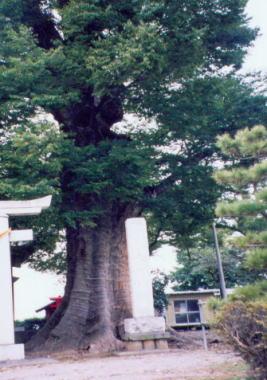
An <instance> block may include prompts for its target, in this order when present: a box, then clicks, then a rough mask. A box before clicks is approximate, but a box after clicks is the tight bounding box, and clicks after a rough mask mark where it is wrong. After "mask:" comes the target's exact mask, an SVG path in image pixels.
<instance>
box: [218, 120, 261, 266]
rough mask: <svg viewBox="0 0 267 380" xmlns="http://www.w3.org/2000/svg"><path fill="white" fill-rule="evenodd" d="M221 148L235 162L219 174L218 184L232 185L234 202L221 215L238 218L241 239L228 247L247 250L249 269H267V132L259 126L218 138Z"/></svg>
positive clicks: (221, 206)
mask: <svg viewBox="0 0 267 380" xmlns="http://www.w3.org/2000/svg"><path fill="white" fill-rule="evenodd" d="M218 146H219V147H220V148H221V149H222V151H223V153H224V154H225V155H228V157H229V159H230V160H233V161H231V163H230V164H229V166H228V168H227V169H225V170H222V171H218V172H217V173H216V175H215V177H216V179H217V181H218V182H220V183H222V184H226V185H229V188H228V191H229V192H230V194H231V195H230V196H229V197H230V199H231V200H230V201H228V202H222V203H219V205H218V207H217V210H216V211H217V214H218V216H221V217H228V218H229V217H232V218H236V221H237V230H239V231H241V233H242V234H241V235H240V236H234V237H233V236H232V237H231V238H230V239H228V244H230V245H232V246H236V247H240V248H243V249H246V251H247V253H248V258H247V266H248V267H250V268H262V269H264V270H266V268H267V250H266V248H267V222H266V209H267V202H266V199H265V193H266V176H267V161H266V155H267V129H266V128H265V127H264V126H256V127H253V128H252V129H251V130H250V129H248V128H247V129H244V130H243V131H239V132H238V133H237V134H236V136H235V137H234V138H232V137H230V136H229V135H225V136H222V137H220V138H219V139H218Z"/></svg>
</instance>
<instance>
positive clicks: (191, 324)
mask: <svg viewBox="0 0 267 380" xmlns="http://www.w3.org/2000/svg"><path fill="white" fill-rule="evenodd" d="M177 301H178V302H184V303H185V304H186V312H180V313H179V312H177V311H176V310H175V302H177ZM190 301H196V302H197V305H198V311H189V310H188V302H190ZM172 305H173V313H174V322H175V325H177V326H189V325H190V326H200V325H201V314H200V308H199V299H196V298H189V299H187V298H183V299H174V300H173V303H172ZM179 314H180V315H183V314H185V315H186V319H187V322H181V323H178V322H176V315H179ZM190 314H198V315H199V322H190V321H189V315H190Z"/></svg>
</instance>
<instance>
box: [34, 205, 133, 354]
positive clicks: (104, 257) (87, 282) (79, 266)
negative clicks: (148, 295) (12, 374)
mask: <svg viewBox="0 0 267 380" xmlns="http://www.w3.org/2000/svg"><path fill="white" fill-rule="evenodd" d="M133 214H134V213H131V215H133ZM129 216H130V215H129V212H128V213H124V215H120V217H119V218H118V217H116V216H114V214H111V213H110V215H108V216H107V215H105V217H103V219H102V221H101V222H100V223H99V225H98V227H97V228H94V229H90V228H85V227H80V228H77V229H70V228H69V229H68V230H67V260H68V271H67V282H66V288H65V296H64V298H63V302H62V305H61V307H60V308H59V309H58V310H57V311H56V312H55V313H54V314H53V316H52V317H51V318H50V320H49V321H48V322H47V324H46V325H45V326H44V328H43V329H42V330H41V331H40V332H39V333H38V334H37V335H36V336H35V337H34V338H33V339H32V340H31V341H30V342H29V343H28V344H27V349H29V350H34V351H35V350H37V351H40V350H42V351H49V352H53V351H61V350H70V349H74V350H89V351H90V352H104V351H113V350H117V349H119V348H121V347H122V342H121V341H120V340H119V337H118V334H117V327H118V325H119V324H120V323H121V322H122V321H123V319H124V318H126V317H130V316H131V303H130V290H129V273H128V257H127V249H126V237H125V227H124V222H125V219H126V218H127V217H129Z"/></svg>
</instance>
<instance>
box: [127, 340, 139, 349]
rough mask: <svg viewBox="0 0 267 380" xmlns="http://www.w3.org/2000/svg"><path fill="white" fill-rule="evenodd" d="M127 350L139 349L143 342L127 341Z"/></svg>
mask: <svg viewBox="0 0 267 380" xmlns="http://www.w3.org/2000/svg"><path fill="white" fill-rule="evenodd" d="M126 348H127V351H141V350H142V349H143V344H142V342H141V341H140V340H136V341H128V342H127V344H126Z"/></svg>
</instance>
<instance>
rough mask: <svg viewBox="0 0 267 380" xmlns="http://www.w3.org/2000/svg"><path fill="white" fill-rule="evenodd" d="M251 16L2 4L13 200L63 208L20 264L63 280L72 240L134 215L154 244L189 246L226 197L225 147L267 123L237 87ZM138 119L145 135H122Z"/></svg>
mask: <svg viewBox="0 0 267 380" xmlns="http://www.w3.org/2000/svg"><path fill="white" fill-rule="evenodd" d="M245 5H246V1H244V0H227V1H225V0H217V1H211V0H203V1H197V0H190V1H188V0H186V1H180V2H177V1H175V0H171V1H168V2H166V1H163V0H157V1H144V0H136V1H109V0H101V1H100V0H94V1H85V0H71V1H64V0H58V1H57V0H53V1H45V0H38V1H34V0H2V1H1V4H0V41H1V42H0V138H1V142H3V149H1V152H0V173H1V184H0V198H1V199H11V198H14V199H18V198H23V199H24V198H28V197H36V196H41V195H46V194H47V193H52V194H53V196H54V201H53V202H54V203H53V208H52V209H51V210H49V211H47V212H46V213H44V214H43V215H42V216H41V217H40V218H39V217H38V218H33V219H32V220H31V224H34V230H35V231H36V240H35V242H34V245H33V246H32V247H31V249H29V247H27V253H25V250H24V253H23V255H21V257H24V258H28V256H29V255H30V254H32V253H33V252H35V255H34V256H32V262H33V263H35V265H37V266H38V268H45V269H47V268H49V263H50V264H51V266H52V268H54V269H56V270H58V271H60V270H63V268H64V265H65V264H64V263H63V264H62V259H63V261H64V259H65V253H64V250H63V249H60V250H59V251H60V252H59V253H56V254H55V256H53V255H52V252H53V249H54V247H55V245H56V242H57V241H61V240H64V236H63V237H62V236H60V233H59V231H62V230H64V228H70V227H71V228H77V229H78V228H79V227H80V226H87V227H90V228H97V227H98V225H99V221H100V220H102V219H103V218H105V216H106V215H107V213H108V212H111V211H110V210H112V212H114V214H115V213H118V214H121V213H122V210H125V209H127V207H128V206H131V207H132V208H134V207H136V208H138V209H139V210H141V211H142V212H143V214H144V215H147V216H148V217H149V220H150V223H151V224H152V226H151V231H152V236H151V238H152V240H154V241H155V242H156V243H155V244H157V243H158V240H160V241H164V240H165V241H166V240H167V241H169V242H171V243H174V244H180V245H183V246H185V245H190V241H191V239H193V238H192V237H193V236H194V234H195V233H196V232H197V231H199V230H200V229H201V228H202V226H203V225H204V224H206V223H208V222H209V221H210V220H211V219H212V217H213V208H214V205H215V202H216V199H217V197H218V195H219V194H220V188H219V186H217V185H216V183H215V181H214V179H213V178H212V162H213V160H214V158H215V157H216V154H218V149H217V148H216V147H215V139H216V135H217V134H218V133H219V134H221V133H224V132H230V133H232V131H235V130H239V129H240V128H241V127H242V126H243V124H242V123H243V120H244V118H245V119H246V120H247V126H248V127H250V126H252V125H254V124H259V123H265V122H267V112H266V99H265V97H264V96H262V95H260V94H256V93H255V92H254V90H253V89H252V88H250V86H249V85H247V84H245V83H243V82H242V80H241V79H240V78H238V77H236V76H235V75H234V71H235V70H236V69H238V68H239V67H240V66H241V64H242V61H243V58H244V55H245V52H246V49H247V48H248V46H249V45H250V44H251V42H252V41H253V40H254V38H255V37H256V35H257V31H256V30H253V29H251V28H250V27H249V26H248V23H247V17H246V15H245V13H244V9H245ZM227 66H228V67H231V70H232V74H229V75H223V74H222V73H221V72H220V70H221V69H224V68H226V67H227ZM222 72H224V70H222ZM126 112H131V113H133V114H135V115H138V116H139V118H140V119H141V118H143V120H144V122H143V123H140V124H138V125H135V121H132V122H131V123H130V124H131V125H130V127H129V126H127V125H126V126H125V125H123V126H122V125H119V126H118V125H117V122H119V121H121V120H122V118H123V115H124V114H125V113H126ZM40 115H42V118H43V119H44V120H46V121H43V122H42V121H41V120H40ZM51 116H53V118H54V121H53V122H50V123H48V122H47V120H48V119H49V120H51ZM151 121H153V122H154V123H155V127H153V123H150V122H151ZM122 132H123V133H122ZM16 135H17V136H16ZM39 156H40V157H45V159H43V158H42V159H40V158H39ZM119 216H120V215H118V217H119ZM16 223H18V224H20V225H21V226H22V225H23V226H26V225H27V223H29V222H27V221H25V220H18V221H16ZM48 236H49V238H48ZM16 249H18V247H17V248H16ZM21 249H23V248H20V252H21ZM17 256H18V257H19V253H18V254H17Z"/></svg>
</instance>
